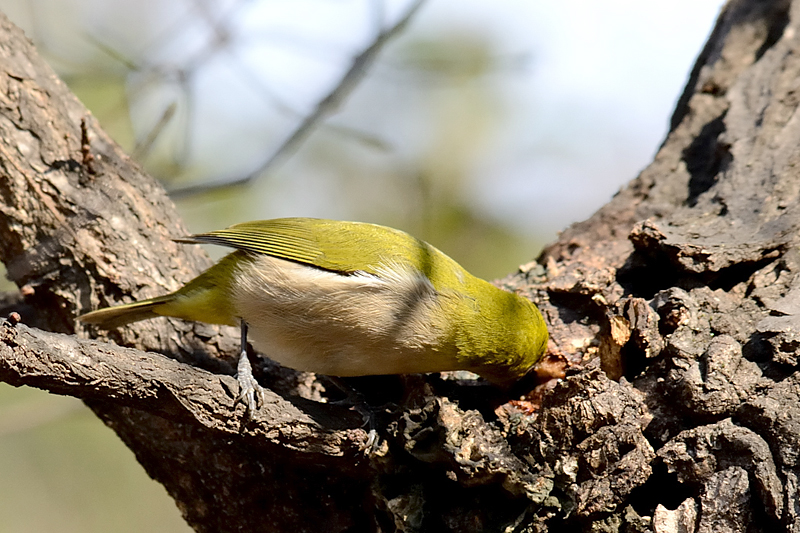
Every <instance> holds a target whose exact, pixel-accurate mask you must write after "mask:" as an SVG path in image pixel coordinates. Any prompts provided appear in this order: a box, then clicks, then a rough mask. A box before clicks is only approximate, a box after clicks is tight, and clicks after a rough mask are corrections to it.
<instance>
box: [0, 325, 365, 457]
mask: <svg viewBox="0 0 800 533" xmlns="http://www.w3.org/2000/svg"><path fill="white" fill-rule="evenodd" d="M0 381H4V382H6V383H9V384H11V385H15V386H20V385H27V386H30V387H36V388H40V389H44V390H46V391H49V392H52V393H54V394H62V395H67V396H74V397H77V398H82V399H86V400H103V401H112V402H114V403H117V404H119V405H122V406H127V407H132V408H135V409H139V410H143V411H147V412H150V413H152V414H155V415H158V416H160V417H163V418H165V419H168V420H172V421H175V422H178V423H182V424H199V425H201V426H203V427H204V428H206V429H209V430H212V431H214V432H218V433H220V434H221V435H228V436H231V437H233V436H235V437H238V438H243V439H246V440H248V442H250V444H249V445H252V446H264V445H265V444H273V445H277V446H283V447H286V448H288V449H291V450H296V451H301V452H304V453H310V454H319V455H322V456H329V457H341V456H348V457H350V460H351V461H352V458H353V457H354V456H356V455H359V454H360V453H362V451H363V449H362V447H363V445H364V444H365V443H366V432H365V431H364V430H363V429H361V426H363V419H362V417H361V416H360V415H358V414H356V413H354V412H352V411H350V410H349V409H347V408H344V407H338V406H335V405H325V404H319V403H317V402H311V401H307V400H303V399H302V398H295V399H293V400H292V401H293V402H294V404H293V403H290V402H289V401H287V400H286V399H284V398H282V397H281V396H279V395H277V394H276V393H274V392H273V391H270V390H268V389H267V390H265V391H264V392H265V400H266V401H265V403H264V405H262V406H261V407H260V408H259V409H258V410H257V411H256V412H255V413H253V415H252V419H251V420H248V419H247V418H246V417H245V413H244V410H243V406H242V405H239V406H238V407H237V408H235V406H234V398H235V397H236V393H237V391H238V385H237V383H236V380H235V379H234V378H233V377H231V376H226V375H219V374H212V373H210V372H207V371H205V370H202V369H198V368H195V367H193V366H190V365H187V364H184V363H180V362H178V361H175V360H173V359H170V358H168V357H164V356H163V355H160V354H156V353H151V352H142V351H139V350H134V349H131V348H124V347H120V346H116V345H114V344H109V343H105V342H99V341H94V340H82V339H77V338H75V337H74V336H69V335H63V334H58V333H50V332H46V331H41V330H37V329H34V328H29V327H27V326H25V325H24V324H14V323H13V322H10V321H8V320H0ZM316 460H320V459H319V458H318V459H316Z"/></svg>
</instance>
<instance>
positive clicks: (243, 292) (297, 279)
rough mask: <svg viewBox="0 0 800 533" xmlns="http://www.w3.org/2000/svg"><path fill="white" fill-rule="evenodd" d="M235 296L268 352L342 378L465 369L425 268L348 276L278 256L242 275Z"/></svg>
mask: <svg viewBox="0 0 800 533" xmlns="http://www.w3.org/2000/svg"><path fill="white" fill-rule="evenodd" d="M237 278H238V279H237V281H236V282H235V283H233V284H232V286H233V287H234V289H233V293H232V301H233V304H234V308H235V309H236V310H237V311H238V312H239V313H240V314H241V318H243V319H244V320H245V321H246V322H247V324H248V326H249V334H250V340H251V342H252V343H253V345H254V346H255V347H256V349H258V350H259V351H261V352H262V353H263V354H264V355H266V356H268V357H270V358H271V359H274V360H275V361H277V362H279V363H281V364H282V365H284V366H288V367H290V368H294V369H297V370H304V371H309V372H318V373H322V374H329V375H334V376H358V375H373V374H395V373H413V372H431V371H438V370H447V369H456V368H457V367H458V365H457V363H456V362H455V358H454V357H453V356H452V350H449V349H447V347H443V346H442V340H443V339H444V338H446V335H445V331H446V327H447V325H446V324H445V323H443V322H442V320H441V318H440V317H441V315H442V313H441V311H440V309H439V306H440V301H439V300H440V297H441V296H440V295H439V294H437V292H436V291H435V289H434V288H433V286H432V285H431V283H430V281H429V280H428V279H427V278H426V277H425V276H424V275H422V274H421V273H414V272H407V271H403V270H402V269H398V268H390V267H387V269H386V272H381V273H380V275H378V276H373V275H370V274H353V275H341V274H338V273H335V272H330V271H326V270H322V269H318V268H314V267H310V266H306V265H302V264H299V263H294V262H291V261H285V260H282V259H277V258H274V257H271V256H266V255H261V256H255V257H254V259H253V262H246V263H243V264H242V266H241V268H240V270H239V272H238V273H237Z"/></svg>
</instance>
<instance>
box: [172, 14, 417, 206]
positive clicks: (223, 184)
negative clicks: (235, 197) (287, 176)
mask: <svg viewBox="0 0 800 533" xmlns="http://www.w3.org/2000/svg"><path fill="white" fill-rule="evenodd" d="M424 3H425V0H415V1H414V2H413V3H412V4H411V6H409V8H408V10H407V11H406V12H405V14H403V16H402V17H400V18H399V19H398V20H397V22H396V23H394V24H393V25H391V26H388V27H386V28H382V29H381V31H380V32H378V34H377V36H376V37H375V39H374V40H373V41H372V43H371V44H370V45H369V46H368V47H367V48H366V49H365V50H364V51H363V52H361V53H360V54H359V55H357V56H356V57H355V58H353V63H352V64H351V65H350V68H349V69H348V70H347V71H346V72H345V73H344V75H343V76H342V78H341V79H340V80H339V82H338V83H337V84H336V85H335V86H334V88H333V89H332V90H331V91H330V92H329V93H328V94H327V95H326V96H325V97H324V98H322V99H321V100H320V101H319V103H318V104H317V106H316V108H314V110H313V111H312V112H311V113H309V114H308V115H307V116H306V117H305V118H304V119H303V120H302V122H300V124H299V125H298V126H297V128H295V129H294V131H293V132H292V133H291V134H290V135H289V136H288V137H287V138H286V140H285V141H284V142H283V143H282V144H281V145H280V146H279V147H278V149H277V150H275V152H273V153H272V154H271V155H270V156H269V157H268V158H267V159H266V160H265V161H264V162H263V163H262V164H261V165H259V167H258V168H256V169H255V170H253V171H252V172H250V173H249V174H247V175H245V176H241V177H234V178H226V179H220V180H215V181H209V182H206V183H201V184H197V185H190V186H187V187H181V188H176V189H172V190H171V191H170V196H171V197H173V198H181V197H186V196H191V195H196V194H201V193H205V192H209V191H213V190H218V189H223V188H229V187H237V186H240V185H246V184H248V183H250V182H252V181H254V180H255V179H256V178H257V177H258V176H260V175H261V174H263V173H264V172H266V171H267V170H269V169H270V168H271V167H273V166H274V165H275V164H276V163H277V162H279V161H280V160H281V159H282V158H284V157H286V156H287V155H289V154H290V153H292V152H293V151H294V150H295V149H297V147H298V146H299V145H300V144H301V143H302V142H303V141H304V140H305V139H306V138H307V137H308V135H309V134H310V133H311V132H312V131H313V130H314V128H316V127H317V125H318V124H319V123H320V122H322V121H323V120H324V119H326V118H327V117H328V116H330V115H331V114H332V113H333V112H334V111H336V110H337V109H338V108H339V106H340V105H341V104H342V102H344V101H345V100H346V99H347V97H349V96H350V94H351V93H352V92H353V89H355V88H356V87H357V86H358V83H359V82H360V81H361V80H362V79H363V77H364V75H365V74H366V72H367V69H368V68H369V67H370V66H371V65H372V63H373V62H374V61H375V59H376V58H377V56H378V53H380V51H381V50H382V49H383V47H384V46H385V45H386V44H387V43H388V42H389V41H390V40H391V39H392V38H393V37H394V36H396V35H398V34H399V33H400V32H402V31H403V30H404V29H405V28H406V26H407V25H408V23H409V21H410V20H411V18H412V17H413V16H414V14H415V13H416V12H417V11H418V10H419V8H420V7H422V4H424Z"/></svg>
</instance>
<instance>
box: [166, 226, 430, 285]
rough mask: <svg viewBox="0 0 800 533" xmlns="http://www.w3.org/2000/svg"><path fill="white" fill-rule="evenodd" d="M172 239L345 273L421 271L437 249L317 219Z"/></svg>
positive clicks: (386, 231)
mask: <svg viewBox="0 0 800 533" xmlns="http://www.w3.org/2000/svg"><path fill="white" fill-rule="evenodd" d="M176 240H177V241H178V242H189V243H209V244H218V245H221V246H228V247H231V248H236V249H238V250H244V251H247V252H251V253H259V254H266V255H270V256H273V257H277V258H280V259H286V260H289V261H295V262H297V263H303V264H307V265H311V266H315V267H317V268H322V269H325V270H330V271H334V272H340V273H344V274H349V273H355V272H367V273H370V274H379V273H380V272H381V271H382V270H384V269H386V268H387V267H390V268H391V267H414V268H416V269H418V270H420V271H422V272H425V271H426V265H429V264H431V263H432V262H433V261H434V257H433V256H434V255H435V254H440V253H441V252H438V251H437V250H436V249H435V248H433V247H432V246H430V245H428V244H427V243H425V242H423V241H420V240H417V239H415V238H414V237H411V236H410V235H408V234H406V233H403V232H402V231H398V230H395V229H391V228H387V227H384V226H378V225H375V224H366V223H362V222H340V221H331V220H324V219H315V218H280V219H273V220H260V221H255V222H244V223H242V224H236V225H234V226H231V227H230V228H228V229H224V230H219V231H212V232H209V233H201V234H198V235H192V236H190V237H186V238H182V239H176Z"/></svg>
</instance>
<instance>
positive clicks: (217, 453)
mask: <svg viewBox="0 0 800 533" xmlns="http://www.w3.org/2000/svg"><path fill="white" fill-rule="evenodd" d="M799 22H800V0H797V1H795V2H790V1H788V0H783V1H766V0H765V1H752V0H751V1H732V2H729V3H728V5H727V6H726V7H725V9H724V10H723V12H722V14H721V16H720V19H719V21H718V24H717V26H716V29H715V31H714V32H713V34H712V35H711V37H710V39H709V42H708V44H707V45H706V47H705V49H704V50H703V52H702V53H701V55H700V58H699V60H698V63H697V65H696V67H695V69H694V71H693V73H692V76H691V78H690V80H689V83H688V85H687V87H686V90H685V93H684V95H683V96H682V98H681V99H680V101H679V103H678V107H677V109H676V111H675V115H674V117H673V120H672V128H671V131H670V133H669V136H668V138H667V139H666V140H665V142H664V144H663V146H662V147H661V149H660V151H659V152H658V154H657V155H656V157H655V160H654V162H653V163H652V164H651V165H650V166H649V167H648V168H647V169H646V170H645V171H643V172H642V174H641V175H640V176H639V177H638V178H637V179H635V180H634V181H632V182H631V183H630V185H629V186H628V187H626V188H625V189H624V190H622V191H621V192H620V193H619V194H618V195H617V196H616V197H615V198H614V199H613V200H612V201H611V202H609V203H608V204H607V205H606V206H605V207H603V208H602V209H601V210H600V211H598V212H597V213H596V214H595V215H594V216H593V217H592V218H590V219H589V220H587V221H585V222H582V223H580V224H576V225H574V226H572V227H571V228H569V229H567V230H566V231H565V232H564V233H563V234H562V235H561V237H560V239H559V240H558V242H556V243H554V244H553V245H551V246H550V247H549V248H547V249H546V250H545V251H544V252H543V253H542V256H541V257H540V258H539V261H538V262H537V263H533V264H531V265H527V266H526V267H525V268H523V269H521V270H522V271H521V272H520V273H518V274H516V275H513V276H510V277H509V278H507V279H506V280H504V284H506V285H507V286H508V287H509V288H514V289H516V290H520V291H522V292H523V293H525V294H527V295H528V296H530V297H531V298H532V299H533V300H534V301H536V302H537V303H538V304H539V305H540V307H541V309H542V311H543V312H544V314H545V317H546V319H547V321H548V324H549V327H550V331H551V335H552V339H553V342H552V346H551V349H552V352H553V353H554V355H556V356H559V357H561V358H562V360H565V361H567V363H568V367H569V368H568V375H567V377H566V378H565V379H564V380H562V381H561V382H559V383H558V384H556V385H555V386H553V387H552V388H550V389H548V390H546V391H544V393H543V395H542V398H541V406H540V408H539V409H538V411H535V412H531V411H530V410H526V409H525V407H526V406H528V404H527V402H511V403H507V402H506V401H505V400H507V398H505V399H504V398H502V397H500V396H499V394H498V393H497V392H496V391H494V390H493V389H491V388H490V387H486V386H482V385H480V384H476V383H470V382H461V381H458V380H455V379H444V380H443V379H439V378H438V377H436V376H428V377H424V378H423V377H409V378H407V379H405V380H402V381H399V380H394V381H393V380H391V379H389V380H388V381H386V380H378V379H373V378H368V379H365V380H362V381H361V382H360V384H359V386H361V387H362V388H363V390H364V391H365V393H366V394H367V395H369V394H371V393H373V392H374V389H380V390H381V391H387V390H388V391H391V390H393V389H392V387H390V386H387V384H389V385H392V386H395V385H398V381H399V385H400V386H399V387H396V388H395V389H394V390H396V391H399V392H396V393H389V394H388V395H389V397H390V399H391V400H393V402H394V404H395V405H396V407H395V408H390V409H388V410H385V411H384V412H381V413H380V414H379V417H378V421H379V434H380V436H381V446H380V447H379V448H378V449H377V450H373V451H365V450H364V443H365V438H366V433H365V431H364V430H363V428H362V427H361V425H362V422H361V419H360V417H359V416H357V415H354V414H353V413H351V412H348V411H347V410H345V409H343V408H341V407H336V406H331V405H325V404H321V403H318V402H315V401H313V400H318V399H319V398H321V397H322V396H323V395H324V393H325V390H324V389H325V384H326V383H325V381H324V379H317V378H315V377H314V376H311V375H305V374H298V373H293V372H290V371H287V370H282V369H278V368H276V367H275V366H274V365H270V364H269V363H268V362H262V365H261V366H262V368H261V371H262V372H261V374H262V375H261V378H262V380H263V381H264V383H265V384H267V385H268V386H269V387H270V389H271V391H273V392H274V393H272V392H271V393H270V395H269V397H268V401H267V404H266V405H265V406H264V407H263V408H262V409H261V410H260V411H259V412H258V413H256V415H255V417H254V420H252V421H250V422H245V421H243V419H242V416H241V415H242V413H241V408H238V410H235V409H234V404H233V399H232V398H233V395H234V394H235V384H234V382H233V381H232V379H231V378H230V377H229V376H226V375H225V374H226V373H230V372H231V368H230V366H229V364H228V363H226V362H225V360H224V358H223V359H220V357H221V356H222V355H223V354H233V353H235V334H232V333H231V332H229V331H222V330H220V329H217V328H211V327H208V326H203V325H193V324H185V323H181V322H179V321H167V320H154V321H149V322H147V323H142V324H137V325H135V326H132V327H130V328H125V329H123V330H121V331H120V332H117V333H115V334H114V336H113V337H112V340H114V341H115V342H116V345H115V344H105V343H101V342H96V341H85V340H79V339H77V338H76V337H74V336H71V334H73V333H74V322H73V317H74V316H75V314H77V312H79V311H85V310H87V309H91V308H96V307H98V306H99V305H106V304H110V303H114V302H117V301H120V300H128V299H129V298H142V297H146V296H153V295H155V294H159V293H162V292H164V291H166V290H170V289H174V288H175V287H177V286H178V285H179V283H181V282H184V281H186V280H187V279H189V278H190V277H191V276H192V275H193V274H195V273H196V272H197V271H199V270H200V269H201V268H203V267H204V266H206V265H207V264H208V260H207V259H206V258H205V257H204V256H203V255H202V254H201V253H200V252H198V251H197V250H195V249H193V248H191V247H184V246H179V245H176V244H175V243H173V242H172V241H170V238H171V237H175V236H180V235H182V234H184V233H185V231H184V228H183V227H182V226H181V225H180V223H179V222H178V221H177V219H176V216H175V214H174V210H173V207H172V204H171V203H170V201H169V200H168V199H167V198H166V196H165V195H164V193H163V190H161V188H160V187H159V186H158V185H157V184H156V183H155V182H154V181H153V180H152V179H151V178H149V177H147V176H146V175H144V174H143V173H142V172H141V171H140V169H139V168H138V167H137V166H136V165H135V164H134V163H132V162H131V161H130V160H129V159H127V157H126V156H125V155H124V154H123V153H121V152H120V150H119V149H118V148H117V147H116V146H115V145H114V143H113V142H111V141H110V140H109V139H108V138H107V137H106V136H105V134H104V133H103V132H102V131H101V130H100V129H99V128H98V126H97V124H96V123H95V122H94V120H93V119H92V118H91V116H90V115H88V113H87V112H86V111H85V109H83V107H82V106H81V105H80V104H79V103H78V102H77V101H76V100H75V99H74V97H72V96H71V95H70V94H69V93H68V91H67V90H66V88H65V87H64V85H63V84H62V83H61V82H60V81H59V80H58V79H57V78H56V77H55V76H54V75H53V74H52V72H51V71H50V70H49V68H47V67H46V66H45V65H44V64H43V63H42V62H41V60H40V59H39V58H38V57H37V56H36V55H35V52H34V51H33V49H32V47H31V45H30V43H28V42H27V41H26V40H25V39H24V37H22V35H21V33H20V32H19V31H18V30H16V29H15V28H14V27H12V26H11V25H10V23H8V22H7V21H6V20H5V19H2V21H0V172H1V173H2V175H0V258H2V260H3V262H4V263H5V264H6V265H7V267H8V271H9V275H10V277H11V278H12V279H13V280H14V281H15V282H17V283H18V284H19V286H20V287H21V288H22V294H23V295H24V296H25V305H24V306H22V307H20V309H21V310H22V314H23V321H24V322H25V323H26V324H28V325H29V326H34V327H27V326H23V325H21V324H16V323H14V321H11V322H6V323H3V324H0V379H2V380H4V381H7V382H9V383H12V384H15V385H18V384H28V385H33V386H38V387H41V388H44V389H47V390H50V391H52V392H54V393H58V394H70V395H74V396H78V397H81V398H84V399H85V400H86V401H87V403H89V405H90V406H91V407H92V408H93V409H94V410H95V412H96V413H97V414H98V416H100V417H101V418H102V419H103V420H104V421H105V422H106V423H107V424H108V425H109V426H110V427H112V428H113V429H114V430H115V431H117V433H118V434H119V435H120V436H121V438H122V439H123V440H124V441H125V442H126V443H127V444H128V446H129V447H130V448H131V449H132V450H134V452H135V453H136V455H137V457H138V459H139V461H140V462H141V464H142V465H143V467H144V468H145V469H146V470H147V471H148V472H149V473H150V475H151V476H153V477H154V478H156V479H157V480H159V481H160V482H162V483H163V484H164V485H165V486H166V487H167V490H168V491H169V492H170V494H171V495H172V496H173V497H174V498H175V500H176V501H177V502H178V505H179V506H180V508H181V510H182V511H183V513H184V516H185V517H186V520H187V521H188V522H189V523H190V524H191V525H192V527H194V528H195V529H196V530H197V531H209V532H210V531H240V530H245V531H256V530H258V531H260V530H268V531H293V532H294V531H322V530H325V531H386V532H388V531H409V532H413V531H454V532H461V531H463V532H466V531H503V530H505V531H520V532H522V531H525V532H545V531H625V532H634V531H656V532H659V533H666V532H684V531H685V532H724V531H753V532H757V531H764V532H766V531H798V532H800V503H798V502H800V493H798V492H799V491H800V372H798V363H800V360H799V359H798V358H799V357H800V276H798V274H799V273H800V253H798V251H797V250H798V244H800V242H798V241H800V237H799V236H798V229H800V166H798V163H800V150H798V146H800V119H798V115H797V113H796V111H797V108H798V104H800V35H798V34H797V25H798V23H799ZM84 118H85V119H86V120H87V124H88V128H89V133H90V141H91V142H90V144H91V150H90V153H91V155H92V156H93V157H94V160H93V161H90V160H88V159H87V158H86V153H87V151H86V150H84V151H83V152H81V142H80V139H81V135H80V122H81V120H82V119H84ZM25 310H27V312H25ZM36 328H38V329H36ZM41 330H49V331H51V332H58V333H48V332H45V331H41ZM79 333H80V334H81V335H85V332H79ZM117 345H126V346H130V347H132V348H135V349H123V348H119V347H118V346H117ZM140 350H152V351H156V352H159V354H165V355H167V356H169V357H171V358H172V359H170V358H168V357H164V356H163V355H159V354H153V353H143V352H142V351H140ZM188 363H191V365H192V366H190V365H189V364H188ZM203 369H205V370H203ZM207 370H210V371H212V372H209V371H207ZM376 383H377V384H378V385H377V386H376V385H375V384H376ZM379 399H386V394H384V395H383V396H381V397H380V398H379Z"/></svg>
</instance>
